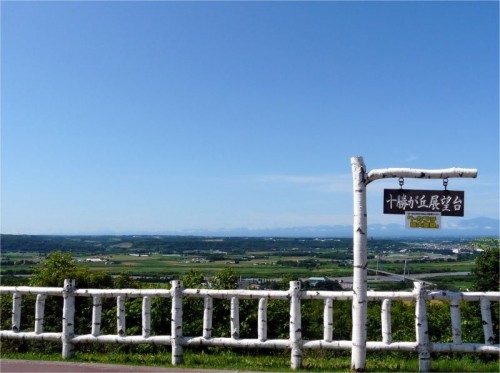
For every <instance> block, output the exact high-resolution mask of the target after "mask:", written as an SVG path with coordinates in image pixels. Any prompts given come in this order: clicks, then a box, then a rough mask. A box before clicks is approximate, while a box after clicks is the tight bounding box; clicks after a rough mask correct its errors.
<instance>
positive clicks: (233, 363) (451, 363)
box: [2, 348, 500, 372]
mask: <svg viewBox="0 0 500 373" xmlns="http://www.w3.org/2000/svg"><path fill="white" fill-rule="evenodd" d="M2 358H4V359H26V360H45V361H63V360H62V358H61V355H60V354H42V353H35V352H26V353H5V354H4V353H2ZM170 359H171V357H170V354H169V353H130V352H117V353H108V354H102V353H94V352H76V354H75V357H74V358H72V359H70V360H66V361H74V362H80V363H100V364H120V365H138V366H152V367H165V368H172V367H173V366H172V364H171V361H170ZM184 359H185V363H184V364H183V365H182V366H176V367H177V368H194V369H219V370H238V371H245V370H253V371H261V372H292V371H293V370H292V369H291V368H290V356H289V352H288V351H273V352H272V353H269V351H266V352H264V353H258V352H257V351H250V352H248V351H231V350H222V349H217V348H214V349H207V350H186V351H185V352H184ZM350 364H351V357H350V354H348V353H346V352H332V351H306V352H305V354H304V357H303V368H302V369H298V370H295V372H349V371H350ZM499 367H500V366H499V361H498V359H494V358H491V357H489V358H485V357H481V356H475V355H460V354H449V355H443V354H440V355H439V356H438V357H433V359H432V371H433V372H498V371H499ZM366 370H367V371H368V372H418V359H416V358H415V355H414V354H411V355H410V354H405V353H384V354H380V353H375V352H369V353H368V354H367V365H366Z"/></svg>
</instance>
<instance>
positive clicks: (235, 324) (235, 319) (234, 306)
mask: <svg viewBox="0 0 500 373" xmlns="http://www.w3.org/2000/svg"><path fill="white" fill-rule="evenodd" d="M230 328H231V338H235V339H237V338H239V337H240V301H239V299H238V298H237V297H232V298H231V325H230Z"/></svg>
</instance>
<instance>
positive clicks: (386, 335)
mask: <svg viewBox="0 0 500 373" xmlns="http://www.w3.org/2000/svg"><path fill="white" fill-rule="evenodd" d="M391 304H392V303H391V300H390V299H384V300H383V301H382V316H381V317H382V341H383V342H384V343H386V344H391V343H392V326H391V320H392V312H391Z"/></svg>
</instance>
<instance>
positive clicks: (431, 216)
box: [405, 211, 441, 229]
mask: <svg viewBox="0 0 500 373" xmlns="http://www.w3.org/2000/svg"><path fill="white" fill-rule="evenodd" d="M405 216H406V224H405V226H406V228H426V229H440V228H441V213H440V212H413V211H406V212H405Z"/></svg>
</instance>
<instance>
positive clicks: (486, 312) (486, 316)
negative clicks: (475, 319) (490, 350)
mask: <svg viewBox="0 0 500 373" xmlns="http://www.w3.org/2000/svg"><path fill="white" fill-rule="evenodd" d="M480 305H481V318H482V319H483V332H484V343H485V344H487V345H492V344H494V343H495V336H494V334H493V323H492V322H491V302H490V301H489V300H488V299H486V298H481V301H480Z"/></svg>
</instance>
